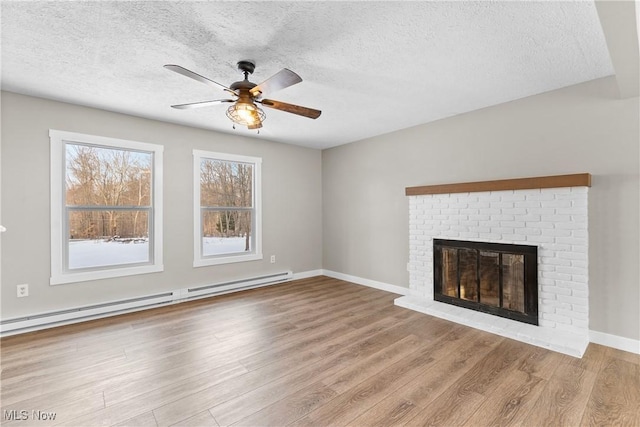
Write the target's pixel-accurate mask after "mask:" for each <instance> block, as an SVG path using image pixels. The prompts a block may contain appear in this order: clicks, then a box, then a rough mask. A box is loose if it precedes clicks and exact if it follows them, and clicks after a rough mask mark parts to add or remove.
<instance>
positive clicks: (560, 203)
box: [541, 199, 571, 209]
mask: <svg viewBox="0 0 640 427" xmlns="http://www.w3.org/2000/svg"><path fill="white" fill-rule="evenodd" d="M541 203H542V207H543V208H555V209H557V208H570V207H571V200H557V199H554V200H543V201H542V202H541Z"/></svg>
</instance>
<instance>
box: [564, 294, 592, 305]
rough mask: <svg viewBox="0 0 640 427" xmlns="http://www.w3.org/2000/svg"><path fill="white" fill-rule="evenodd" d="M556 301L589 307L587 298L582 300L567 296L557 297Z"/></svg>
mask: <svg viewBox="0 0 640 427" xmlns="http://www.w3.org/2000/svg"><path fill="white" fill-rule="evenodd" d="M557 299H558V301H561V302H568V303H569V304H574V305H582V306H585V307H586V306H588V305H589V300H588V299H587V298H582V297H574V296H569V295H558V297H557Z"/></svg>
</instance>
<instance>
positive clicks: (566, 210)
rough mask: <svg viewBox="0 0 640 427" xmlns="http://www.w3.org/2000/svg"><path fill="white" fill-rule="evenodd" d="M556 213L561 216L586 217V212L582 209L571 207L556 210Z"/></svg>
mask: <svg viewBox="0 0 640 427" xmlns="http://www.w3.org/2000/svg"><path fill="white" fill-rule="evenodd" d="M556 213H557V214H560V215H584V214H585V210H584V208H581V207H569V208H560V209H556Z"/></svg>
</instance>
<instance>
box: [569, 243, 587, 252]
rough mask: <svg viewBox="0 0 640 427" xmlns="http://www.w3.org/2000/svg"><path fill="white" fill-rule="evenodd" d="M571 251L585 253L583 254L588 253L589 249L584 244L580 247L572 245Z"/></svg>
mask: <svg viewBox="0 0 640 427" xmlns="http://www.w3.org/2000/svg"><path fill="white" fill-rule="evenodd" d="M571 250H572V251H573V252H581V253H585V254H586V253H588V252H589V248H588V247H587V245H586V244H582V245H575V244H572V245H571Z"/></svg>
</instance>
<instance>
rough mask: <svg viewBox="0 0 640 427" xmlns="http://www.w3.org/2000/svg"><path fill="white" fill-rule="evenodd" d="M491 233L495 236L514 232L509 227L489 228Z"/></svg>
mask: <svg viewBox="0 0 640 427" xmlns="http://www.w3.org/2000/svg"><path fill="white" fill-rule="evenodd" d="M491 232H492V233H496V234H502V235H504V234H513V233H514V230H513V228H510V227H491Z"/></svg>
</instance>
